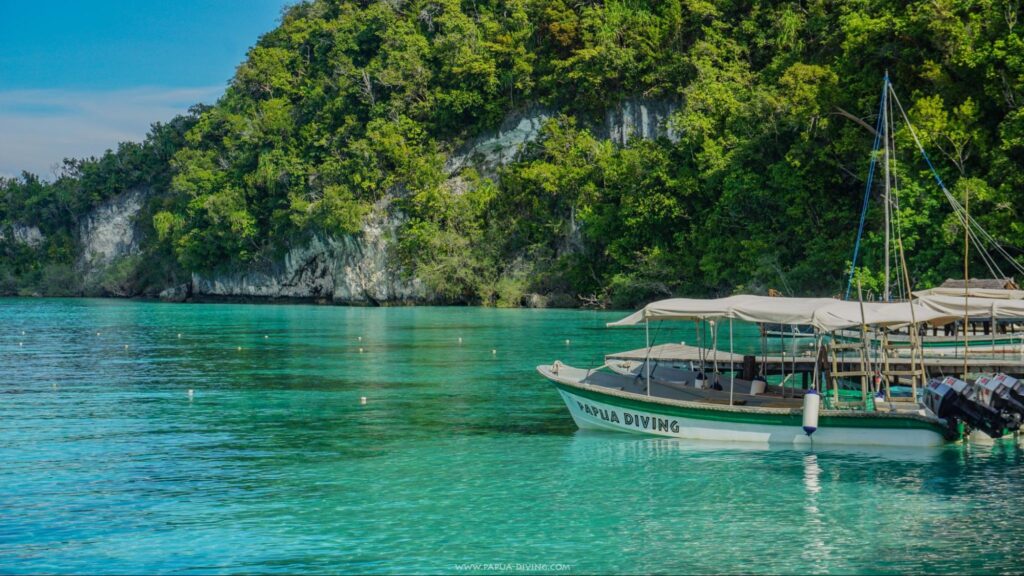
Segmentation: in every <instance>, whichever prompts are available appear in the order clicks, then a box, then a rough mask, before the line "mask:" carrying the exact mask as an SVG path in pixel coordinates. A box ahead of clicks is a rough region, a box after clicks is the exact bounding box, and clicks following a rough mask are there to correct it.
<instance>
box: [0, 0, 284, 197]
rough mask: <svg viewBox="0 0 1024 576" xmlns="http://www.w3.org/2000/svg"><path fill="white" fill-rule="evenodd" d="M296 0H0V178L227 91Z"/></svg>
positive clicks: (91, 149)
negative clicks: (249, 53) (263, 36)
mask: <svg viewBox="0 0 1024 576" xmlns="http://www.w3.org/2000/svg"><path fill="white" fill-rule="evenodd" d="M290 3H292V1H291V0H116V1H115V0H0V175H13V174H17V173H19V172H20V171H21V170H22V169H26V170H29V171H32V172H36V173H39V174H41V175H43V176H44V177H47V178H49V177H52V170H51V168H52V166H53V165H55V164H56V163H57V162H59V161H60V159H61V158H64V157H66V156H76V157H77V156H90V155H97V154H101V153H102V152H103V151H104V150H106V149H107V148H112V147H114V146H115V145H116V144H117V142H119V141H121V140H139V139H141V138H142V137H143V136H145V133H146V131H147V130H148V129H149V125H150V124H151V123H152V122H155V121H158V120H168V119H170V118H172V117H173V116H174V115H175V114H177V113H180V112H182V111H184V110H185V109H187V108H188V107H189V106H190V105H192V104H194V103H196V102H206V103H211V102H213V101H214V100H216V99H217V97H218V96H220V94H222V93H223V91H224V87H225V86H226V84H227V81H228V80H229V79H230V78H231V76H232V74H233V73H234V70H235V67H236V66H237V65H238V64H239V63H240V62H241V61H242V59H243V58H244V57H245V52H246V50H247V49H248V48H249V47H250V46H252V45H253V44H254V43H255V42H256V40H257V38H259V36H260V35H261V34H263V33H265V32H268V31H270V30H272V29H273V28H274V26H276V25H277V23H278V20H279V18H280V14H281V9H282V8H283V7H284V6H285V5H287V4H290Z"/></svg>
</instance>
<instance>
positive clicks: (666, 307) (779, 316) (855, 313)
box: [608, 295, 963, 332]
mask: <svg viewBox="0 0 1024 576" xmlns="http://www.w3.org/2000/svg"><path fill="white" fill-rule="evenodd" d="M961 301H962V300H961ZM949 310H950V308H949V307H948V306H930V305H928V304H927V303H925V302H923V301H920V300H915V301H914V302H913V304H911V303H907V302H898V303H884V302H865V303H864V304H863V309H862V306H861V304H860V303H859V302H850V301H843V300H835V299H832V298H782V297H769V296H750V295H741V296H730V297H728V298H717V299H711V300H702V299H695V298H672V299H669V300H660V301H658V302H652V303H651V304H648V305H647V306H645V307H644V308H643V309H641V310H638V311H636V312H634V313H633V314H630V315H629V316H627V317H626V318H623V319H622V320H619V321H617V322H612V323H610V324H608V325H609V326H630V325H634V324H639V323H641V322H644V321H648V320H668V319H675V320H716V319H730V318H731V319H735V320H745V321H747V322H759V323H772V324H804V325H809V326H814V327H815V328H818V329H819V330H823V331H826V332H831V331H833V330H839V329H842V328H851V327H854V326H860V325H861V324H862V323H864V324H867V325H871V326H901V325H906V324H911V323H913V322H930V321H935V320H937V319H943V318H946V317H950V316H951V314H950V313H949ZM962 310H963V308H962V307H961V315H962ZM953 317H954V318H955V316H953Z"/></svg>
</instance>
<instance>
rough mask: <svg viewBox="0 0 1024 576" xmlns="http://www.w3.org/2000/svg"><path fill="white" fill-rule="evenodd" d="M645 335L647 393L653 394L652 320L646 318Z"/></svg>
mask: <svg viewBox="0 0 1024 576" xmlns="http://www.w3.org/2000/svg"><path fill="white" fill-rule="evenodd" d="M644 336H645V339H646V341H647V358H646V359H645V360H644V372H645V373H646V380H647V395H648V396H650V395H651V321H650V319H648V318H644Z"/></svg>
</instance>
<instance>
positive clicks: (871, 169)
mask: <svg viewBox="0 0 1024 576" xmlns="http://www.w3.org/2000/svg"><path fill="white" fill-rule="evenodd" d="M888 87H889V75H888V74H887V75H886V76H885V81H883V82H882V102H881V103H880V104H879V106H878V121H877V122H875V143H874V144H873V145H872V147H871V163H870V164H869V165H868V180H867V182H866V183H865V185H864V201H863V203H862V204H861V207H860V224H859V225H858V227H857V241H856V242H855V243H854V245H853V260H851V261H850V275H849V278H848V279H847V280H846V294H845V295H844V296H843V300H849V299H850V288H851V287H852V286H853V273H854V271H855V270H856V269H857V255H858V254H859V253H860V240H861V237H863V236H864V222H865V220H866V219H867V215H868V200H869V199H870V198H871V183H872V182H873V181H874V177H875V165H876V164H878V141H879V140H880V139H881V137H882V130H881V127H882V116H883V114H882V110H883V109H884V108H883V106H885V101H886V98H887V96H886V95H887V91H886V90H887V88H888Z"/></svg>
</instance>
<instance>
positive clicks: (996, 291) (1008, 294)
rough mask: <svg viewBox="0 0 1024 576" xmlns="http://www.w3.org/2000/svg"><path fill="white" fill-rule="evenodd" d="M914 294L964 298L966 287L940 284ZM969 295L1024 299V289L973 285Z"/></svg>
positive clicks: (968, 292)
mask: <svg viewBox="0 0 1024 576" xmlns="http://www.w3.org/2000/svg"><path fill="white" fill-rule="evenodd" d="M914 296H917V297H919V298H920V297H923V296H959V297H960V298H961V299H963V297H964V289H963V288H951V287H948V286H939V287H938V288H929V289H927V290H918V291H916V292H914ZM967 296H968V297H970V298H990V299H993V300H1024V290H1006V289H1003V288H976V287H972V288H969V289H968V290H967Z"/></svg>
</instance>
